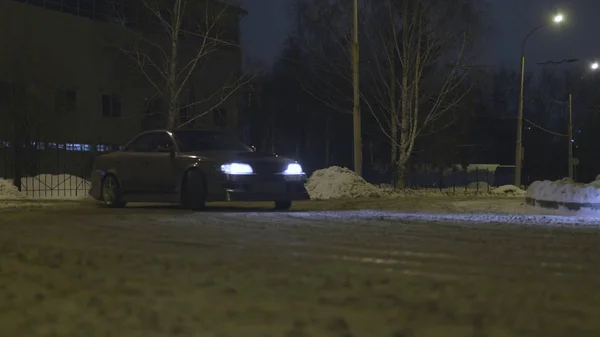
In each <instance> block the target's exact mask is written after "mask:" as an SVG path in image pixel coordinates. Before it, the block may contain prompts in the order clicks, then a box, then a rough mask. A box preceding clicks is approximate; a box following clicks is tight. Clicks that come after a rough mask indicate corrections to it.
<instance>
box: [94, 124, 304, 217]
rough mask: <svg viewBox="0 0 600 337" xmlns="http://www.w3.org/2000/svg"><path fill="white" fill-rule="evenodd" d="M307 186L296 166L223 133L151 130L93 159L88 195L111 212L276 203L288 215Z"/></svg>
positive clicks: (299, 168)
mask: <svg viewBox="0 0 600 337" xmlns="http://www.w3.org/2000/svg"><path fill="white" fill-rule="evenodd" d="M305 182H306V175H305V174H304V172H303V170H302V167H301V166H300V164H298V163H297V162H296V161H294V160H292V159H287V158H282V157H279V156H277V155H275V154H268V153H258V152H255V151H253V150H252V149H251V148H249V147H248V146H246V145H244V144H243V143H242V142H240V141H238V140H237V139H236V138H235V137H233V136H231V135H230V134H228V133H226V132H222V131H212V130H179V131H173V132H169V131H164V130H155V131H148V132H144V133H142V134H140V135H139V136H137V137H136V138H134V139H133V140H132V141H130V142H129V143H128V144H127V145H125V146H124V147H123V148H122V149H121V150H120V151H116V152H112V153H108V154H103V155H101V156H99V157H98V158H96V161H95V162H94V169H93V172H92V187H91V189H90V195H91V196H92V197H93V198H94V199H96V200H99V201H102V202H103V203H104V204H105V205H107V206H109V207H124V206H125V204H126V203H127V202H177V203H181V204H183V206H184V207H186V208H190V209H196V210H197V209H201V208H203V207H204V205H205V203H206V202H210V201H274V202H275V208H277V209H289V208H290V207H291V205H292V201H293V200H306V199H308V198H309V197H308V193H307V191H306V189H305V188H304V184H305Z"/></svg>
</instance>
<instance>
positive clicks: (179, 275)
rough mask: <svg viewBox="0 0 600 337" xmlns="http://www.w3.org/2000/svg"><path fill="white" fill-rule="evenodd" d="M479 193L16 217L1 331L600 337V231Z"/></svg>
mask: <svg viewBox="0 0 600 337" xmlns="http://www.w3.org/2000/svg"><path fill="white" fill-rule="evenodd" d="M482 202H484V203H485V201H468V200H462V201H456V202H454V201H453V202H446V203H443V202H439V203H435V205H436V206H435V207H433V206H432V205H431V204H432V202H431V201H430V200H429V201H427V200H420V201H410V202H409V201H406V202H403V203H402V205H396V206H393V207H392V206H390V207H382V206H381V204H378V205H379V206H378V207H375V204H371V205H368V204H367V206H368V207H369V208H378V209H386V208H388V209H390V208H396V209H400V212H405V213H398V212H392V213H390V212H389V211H385V210H373V211H351V210H346V211H330V212H320V211H308V210H309V209H313V210H318V209H323V208H326V207H331V204H326V203H307V204H304V205H300V206H299V208H298V209H299V210H300V211H297V212H290V213H275V212H270V211H267V210H263V209H226V208H214V209H212V210H210V211H208V212H204V213H192V212H188V211H183V210H179V209H176V208H168V207H164V208H163V207H152V208H127V209H121V210H107V209H102V208H97V207H94V206H90V205H84V206H80V207H56V208H53V207H44V208H32V209H31V210H29V211H28V212H22V211H15V210H12V209H11V210H7V211H3V212H0V238H1V241H0V299H1V300H0V329H1V330H0V331H1V332H2V334H1V335H2V336H9V337H12V336H15V337H16V336H28V337H34V336H60V337H63V336H86V337H94V336H123V337H137V336H207V337H210V336H243V337H253V336H285V337H288V336H289V337H301V336H336V337H338V336H339V337H342V336H346V337H348V336H355V337H358V336H381V337H400V336H404V337H408V336H415V337H417V336H418V337H421V336H423V337H434V336H440V337H454V336H457V337H467V336H478V337H479V336H489V337H499V336H544V337H549V336H561V337H564V336H578V337H581V336H598V335H599V334H600V320H598V319H597V317H598V316H599V315H600V292H599V291H598V284H600V231H599V230H598V228H597V227H595V226H583V227H578V228H573V227H560V226H543V223H544V222H546V221H554V222H557V221H559V220H557V219H558V218H553V217H552V216H553V215H548V217H541V218H540V217H537V218H528V216H527V215H522V216H520V217H515V216H511V217H507V216H503V215H502V214H500V213H501V212H499V211H498V210H496V213H498V214H496V215H495V216H486V217H482V218H481V219H483V220H485V221H486V223H475V222H472V221H470V220H473V219H475V217H476V216H475V215H473V214H470V215H463V216H462V217H458V218H457V217H456V216H454V215H447V214H446V215H444V214H437V215H431V214H429V215H421V214H419V211H421V210H422V209H423V208H425V206H428V207H430V208H432V207H433V208H435V210H436V212H444V211H448V210H449V209H453V210H455V209H461V207H463V208H464V207H467V206H468V207H475V206H474V205H475V204H477V203H482ZM503 202H505V203H506V204H508V203H512V205H513V207H517V206H518V203H516V202H515V201H503ZM469 203H470V204H469ZM501 203H502V202H495V205H496V206H498V205H499V204H501ZM348 204H352V202H346V204H345V208H353V207H352V206H353V205H348ZM488 204H489V201H488ZM341 205H342V203H338V204H337V205H335V207H337V208H344V207H340V206H341ZM354 206H356V205H354ZM403 207H405V208H406V209H403V210H402V208H403ZM498 207H500V206H498ZM500 208H501V207H500ZM408 210H410V213H406V212H407V211H408ZM487 210H488V211H490V208H489V207H488V209H487ZM491 211H494V210H493V209H491ZM522 213H523V214H526V213H528V211H526V210H523V212H522ZM529 213H532V212H529ZM536 219H537V220H536ZM562 219H563V220H564V221H563V222H564V223H565V224H567V225H569V224H572V223H574V222H576V221H574V220H573V219H574V218H562ZM449 220H452V221H449ZM529 220H531V221H529ZM536 221H537V223H536ZM510 222H521V223H523V222H531V223H532V224H534V225H515V224H510ZM589 224H592V221H590V223H589Z"/></svg>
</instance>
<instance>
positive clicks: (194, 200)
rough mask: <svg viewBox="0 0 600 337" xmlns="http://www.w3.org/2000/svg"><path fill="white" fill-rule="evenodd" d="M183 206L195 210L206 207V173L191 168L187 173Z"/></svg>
mask: <svg viewBox="0 0 600 337" xmlns="http://www.w3.org/2000/svg"><path fill="white" fill-rule="evenodd" d="M183 207H185V208H187V209H191V210H195V211H198V210H201V209H204V207H206V186H205V184H204V175H203V174H202V172H200V171H198V170H190V171H188V172H187V173H186V177H185V185H184V192H183Z"/></svg>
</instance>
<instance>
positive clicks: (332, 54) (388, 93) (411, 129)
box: [294, 0, 480, 184]
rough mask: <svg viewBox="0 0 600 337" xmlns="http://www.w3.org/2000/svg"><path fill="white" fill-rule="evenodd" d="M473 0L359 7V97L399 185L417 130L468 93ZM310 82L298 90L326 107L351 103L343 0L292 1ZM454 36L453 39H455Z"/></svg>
mask: <svg viewBox="0 0 600 337" xmlns="http://www.w3.org/2000/svg"><path fill="white" fill-rule="evenodd" d="M478 5H479V0H445V1H443V0H378V1H363V2H362V3H361V5H360V14H361V18H360V21H361V23H360V27H361V33H360V36H361V42H360V44H361V46H363V47H362V48H361V50H362V52H361V57H360V58H361V60H363V61H362V62H361V78H362V81H361V90H360V91H361V100H362V105H363V109H367V111H370V113H371V115H372V116H373V117H374V118H375V120H376V124H377V125H378V128H379V129H380V132H381V133H382V134H383V135H384V137H385V139H386V140H387V141H388V142H389V144H390V147H391V151H390V152H391V153H390V159H391V164H392V167H393V169H394V172H395V176H396V178H395V180H396V182H397V183H399V184H402V183H403V176H402V175H403V173H404V171H405V168H406V166H407V163H408V161H409V159H410V157H411V154H412V153H413V152H414V149H415V144H416V141H417V139H418V137H419V136H421V135H423V134H426V133H431V132H435V131H436V130H439V129H440V128H444V127H447V126H448V125H450V124H451V122H452V120H447V119H442V118H441V117H443V116H444V115H446V114H447V113H448V112H450V111H453V110H454V109H456V107H457V104H458V103H459V102H460V101H461V100H462V99H463V98H464V97H465V95H466V94H467V93H468V91H469V85H468V84H467V83H466V82H465V79H466V76H467V74H468V71H467V70H468V69H469V67H468V64H469V63H470V60H469V59H468V58H467V53H468V51H469V47H471V42H472V41H473V33H474V31H475V29H474V28H475V27H476V26H477V25H476V21H477V20H476V19H475V18H476V15H474V13H475V12H477V11H478V10H480V8H479V7H478ZM294 8H295V11H296V13H297V17H298V21H300V22H301V24H299V25H301V26H302V30H301V32H303V33H304V34H303V35H302V36H301V37H302V38H303V39H304V41H305V43H306V45H307V49H309V50H310V54H311V55H312V56H313V68H314V69H315V70H314V72H313V75H314V78H316V79H317V80H316V84H314V83H313V84H312V85H311V86H308V85H305V86H304V88H305V90H306V91H307V92H309V93H310V94H311V95H312V96H313V97H314V98H315V99H317V100H319V101H320V102H321V103H323V104H324V105H326V106H328V107H329V108H330V109H333V110H336V111H340V112H342V113H350V112H351V109H352V91H351V88H352V86H351V84H352V82H351V74H352V72H351V69H350V64H351V63H350V58H351V54H350V43H351V34H350V32H351V22H352V21H351V20H350V18H351V17H350V14H351V12H350V8H349V2H344V1H341V0H331V1H314V0H312V1H311V0H297V1H296V3H295V7H294ZM457 37H458V38H457Z"/></svg>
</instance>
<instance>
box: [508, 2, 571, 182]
mask: <svg viewBox="0 0 600 337" xmlns="http://www.w3.org/2000/svg"><path fill="white" fill-rule="evenodd" d="M564 19H565V18H564V16H563V15H562V14H560V13H559V14H556V15H555V16H554V18H553V20H552V21H553V22H554V23H555V24H560V23H561V22H563V21H564ZM546 25H547V23H543V24H541V25H539V26H537V27H535V28H533V29H532V30H531V31H530V32H529V33H528V34H527V36H525V39H524V40H523V44H521V90H520V92H519V108H518V109H519V112H518V118H517V144H516V145H517V148H516V151H515V186H519V187H520V186H521V171H522V167H523V90H524V88H523V87H524V84H525V45H526V44H527V40H529V37H530V36H531V35H532V34H533V33H535V32H536V31H537V30H539V29H540V28H542V27H545V26H546Z"/></svg>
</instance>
